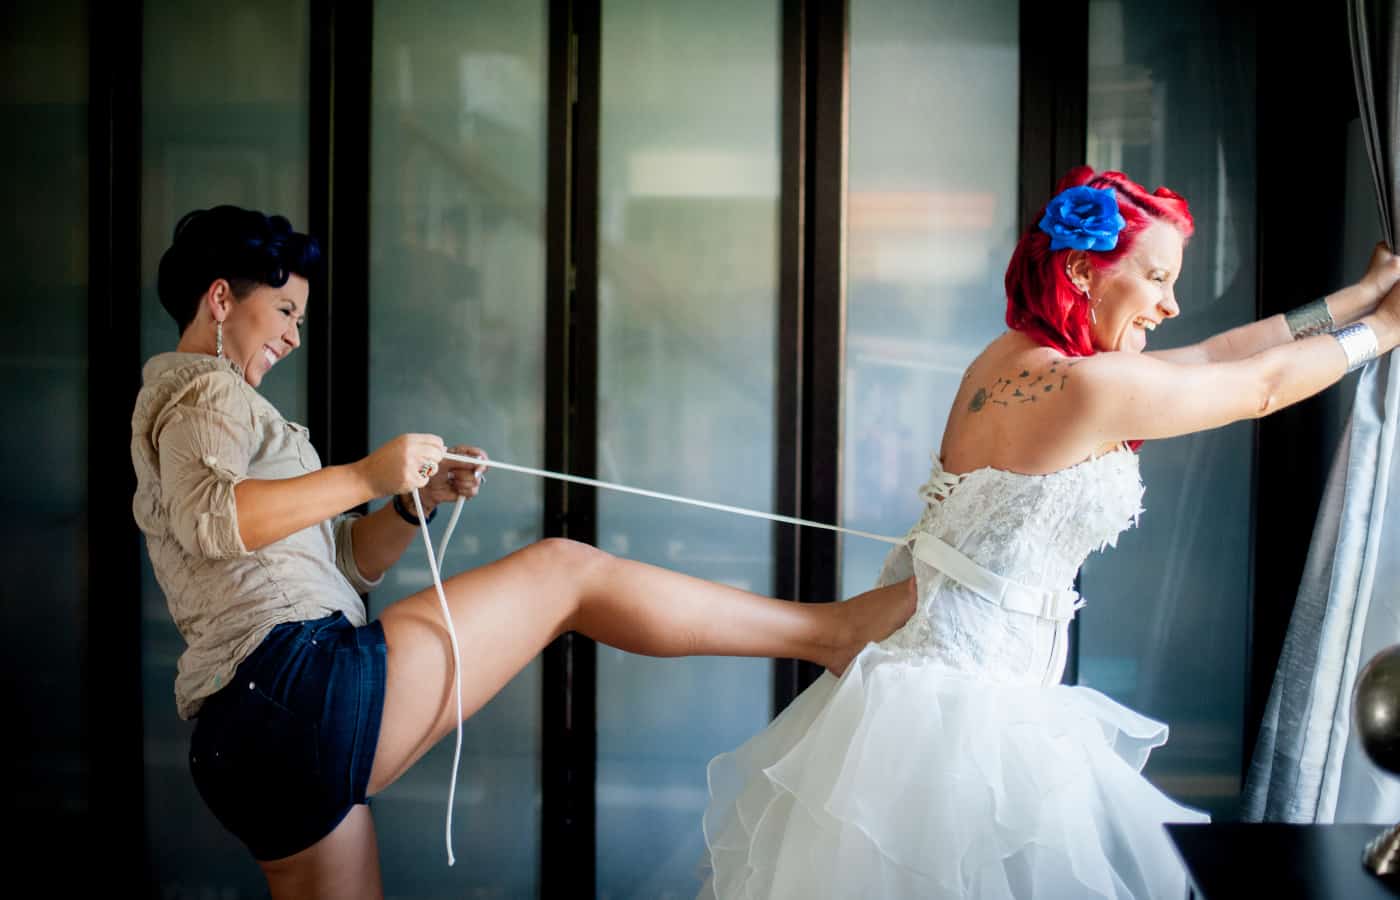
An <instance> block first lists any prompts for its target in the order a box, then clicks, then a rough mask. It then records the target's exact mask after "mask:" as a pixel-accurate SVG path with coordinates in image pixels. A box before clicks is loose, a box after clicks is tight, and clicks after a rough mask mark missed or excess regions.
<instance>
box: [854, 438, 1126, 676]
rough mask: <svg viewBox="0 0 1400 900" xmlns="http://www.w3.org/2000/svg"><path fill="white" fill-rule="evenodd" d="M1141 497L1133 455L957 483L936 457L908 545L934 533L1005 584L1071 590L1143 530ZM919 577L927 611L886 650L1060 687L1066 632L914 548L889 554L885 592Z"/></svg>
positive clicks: (991, 472)
mask: <svg viewBox="0 0 1400 900" xmlns="http://www.w3.org/2000/svg"><path fill="white" fill-rule="evenodd" d="M1142 494H1143V486H1142V481H1141V479H1140V477H1139V474H1138V459H1137V455H1136V454H1135V453H1133V452H1131V451H1129V450H1115V451H1113V452H1110V453H1105V454H1104V455H1102V456H1097V457H1094V458H1092V459H1088V460H1085V461H1084V462H1081V463H1079V464H1077V465H1074V466H1070V467H1069V468H1066V469H1061V470H1060V471H1058V472H1052V473H1050V474H1048V475H1023V474H1020V473H1017V472H1009V471H1006V470H1003V469H994V468H990V467H984V468H981V469H975V470H973V471H971V472H968V473H966V474H963V475H954V474H952V473H949V472H947V471H945V470H944V469H943V466H942V464H941V463H940V461H939V459H938V458H937V456H935V457H934V458H933V472H932V474H930V476H929V480H928V481H927V482H925V483H924V485H923V486H922V487H920V488H919V496H920V497H921V498H922V499H923V500H924V502H925V508H924V513H923V515H922V516H921V517H920V519H919V521H918V523H917V524H916V525H915V526H914V527H913V528H912V529H911V530H910V532H909V535H908V537H909V539H910V541H912V539H913V538H914V536H916V535H917V534H919V533H920V532H927V533H929V534H931V535H933V536H934V537H937V538H939V539H941V540H943V541H945V542H946V543H948V544H950V545H951V546H953V547H954V548H956V549H958V550H960V551H961V552H962V553H963V554H964V555H966V556H968V557H969V558H971V559H972V560H973V561H974V562H976V563H978V564H979V565H981V566H983V567H984V568H986V569H989V570H990V571H992V572H995V573H997V574H998V575H1001V576H1003V577H1005V578H1009V579H1011V580H1013V581H1017V582H1021V583H1023V584H1026V585H1031V586H1035V587H1040V588H1046V589H1050V590H1065V589H1069V588H1071V587H1073V583H1074V576H1075V573H1076V572H1078V570H1079V567H1080V566H1081V565H1082V564H1083V562H1084V559H1085V558H1086V557H1087V556H1088V555H1089V554H1090V553H1091V552H1093V551H1094V550H1096V549H1103V548H1104V547H1107V546H1112V545H1114V544H1115V543H1116V542H1117V540H1118V535H1119V534H1120V533H1121V532H1122V531H1123V530H1124V529H1126V528H1128V527H1130V526H1132V525H1134V524H1136V522H1137V517H1138V515H1139V513H1141V511H1142V508H1141V503H1142ZM910 574H914V575H917V576H918V579H919V608H918V611H917V612H915V614H914V616H913V618H911V619H910V620H909V623H908V624H907V625H905V627H904V628H902V629H901V630H900V631H898V632H896V633H895V634H894V635H892V636H891V637H890V638H888V639H887V640H886V641H885V642H884V645H885V646H886V647H887V648H890V649H894V650H899V651H904V652H907V653H910V654H914V655H916V656H919V657H926V658H932V659H936V660H937V661H939V662H941V663H944V664H947V665H950V666H952V667H954V668H957V669H961V670H967V671H973V672H977V673H979V674H985V675H989V676H991V677H994V678H996V679H997V680H998V681H1006V680H1010V681H1037V682H1038V681H1044V680H1058V678H1059V671H1058V669H1060V668H1062V667H1063V646H1062V642H1063V639H1064V634H1063V632H1064V630H1065V628H1064V625H1062V624H1061V625H1057V624H1056V623H1054V622H1051V621H1049V620H1046V619H1041V618H1039V617H1037V616H1032V615H1027V614H1024V613H1015V612H1010V611H1007V610H1004V609H1002V608H1001V607H999V606H996V605H994V604H992V603H991V602H989V601H987V600H985V599H984V598H982V597H981V596H979V595H977V594H975V593H973V592H972V591H970V590H968V589H967V588H965V587H964V586H962V585H960V584H958V583H957V582H956V581H953V580H952V579H950V578H946V577H944V576H943V574H942V573H940V572H938V571H937V570H936V569H933V568H931V567H929V566H927V565H924V564H923V563H922V562H920V561H917V560H914V559H913V558H912V556H911V554H910V551H909V546H908V543H906V544H903V545H901V546H898V547H896V548H894V549H893V550H891V551H890V554H889V556H888V557H887V558H886V560H885V565H884V568H883V570H882V572H881V574H880V583H881V584H889V583H892V582H895V581H899V580H901V579H903V578H907V577H909V575H910Z"/></svg>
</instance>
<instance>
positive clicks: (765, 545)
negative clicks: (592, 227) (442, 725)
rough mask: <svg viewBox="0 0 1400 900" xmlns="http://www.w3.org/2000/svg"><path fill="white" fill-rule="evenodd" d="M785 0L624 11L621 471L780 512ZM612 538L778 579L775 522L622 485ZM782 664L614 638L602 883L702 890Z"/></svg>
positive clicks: (607, 290)
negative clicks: (639, 650)
mask: <svg viewBox="0 0 1400 900" xmlns="http://www.w3.org/2000/svg"><path fill="white" fill-rule="evenodd" d="M780 6H781V4H778V3H753V2H750V0H725V2H720V3H718V4H715V3H706V4H695V3H684V2H667V3H657V2H650V0H625V2H609V3H605V4H604V5H603V20H602V43H603V47H602V59H603V64H602V98H601V99H602V111H601V116H602V121H601V154H600V155H601V162H600V169H601V171H600V173H599V175H600V189H599V203H600V211H599V219H600V221H599V240H600V245H601V246H600V251H599V252H600V266H601V272H600V275H599V279H600V283H599V305H600V311H599V332H600V333H599V339H598V340H599V384H598V404H599V425H598V441H599V446H598V459H599V477H601V478H603V479H606V480H609V481H617V482H622V483H624V484H630V485H635V486H638V487H645V488H650V489H653V490H660V491H666V492H670V493H676V494H683V495H687V496H693V497H699V498H703V499H706V500H711V501H716V502H720V503H727V504H731V505H735V506H744V507H749V508H759V509H771V508H772V505H773V492H774V479H773V470H774V460H775V453H776V450H775V444H774V435H775V426H774V415H773V409H774V400H775V393H776V378H777V369H776V359H775V350H776V341H777V334H776V321H777V283H778V273H777V262H778V231H777V228H778V186H779V177H778V174H779V163H780V141H779V109H780V106H781V88H780V79H779V75H780V69H781V60H782V53H781V36H780V31H779V22H780ZM736 438H737V439H736ZM598 543H599V546H600V547H602V548H603V549H604V550H608V551H610V552H613V553H617V554H619V555H622V556H625V557H628V558H630V559H638V560H643V561H646V562H652V563H656V564H658V565H662V566H665V567H667V568H670V569H675V570H678V571H682V572H686V573H688V574H691V575H697V576H700V577H703V578H708V579H711V580H715V581H722V582H727V583H730V584H735V585H738V586H740V587H743V588H747V589H749V590H753V591H757V592H759V593H763V594H767V593H769V592H771V591H772V589H773V588H772V584H773V558H772V555H773V548H772V526H771V525H769V524H768V523H766V522H762V521H760V520H753V519H743V518H739V517H735V516H729V515H724V514H722V513H718V512H711V511H702V510H697V509H694V508H692V507H684V506H677V505H675V504H668V503H663V502H660V501H656V500H648V499H643V498H638V497H633V496H629V495H625V494H617V493H610V492H608V491H602V492H600V493H599V496H598ZM771 665H772V664H771V663H770V662H769V661H767V660H761V659H757V660H755V659H743V660H739V659H715V658H696V659H683V660H655V659H647V658H644V657H640V656H633V655H628V654H625V653H622V652H620V651H616V650H613V649H611V648H608V647H599V648H598V775H597V779H598V780H597V808H598V813H597V814H598V820H597V825H598V869H597V878H598V883H597V895H598V896H599V897H612V898H618V897H647V898H651V897H662V896H677V897H681V896H684V897H690V896H694V894H695V892H696V891H697V890H698V889H699V887H700V884H699V880H698V877H697V873H698V868H697V866H698V864H699V861H700V858H701V853H702V850H703V847H704V844H703V840H702V835H701V831H700V819H701V816H702V814H703V812H704V807H705V801H706V797H707V794H706V783H705V765H706V763H707V762H708V761H709V759H710V757H712V756H714V755H715V754H717V753H720V752H723V751H726V750H731V749H733V748H734V747H735V746H737V745H738V744H739V743H741V742H742V741H743V740H744V739H746V738H747V737H749V736H750V735H752V734H753V733H754V732H755V731H758V730H759V729H761V728H762V727H763V726H764V725H765V724H766V723H767V721H768V718H769V714H770V705H771V704H770V700H769V697H770V693H771V690H770V679H771V676H770V672H771Z"/></svg>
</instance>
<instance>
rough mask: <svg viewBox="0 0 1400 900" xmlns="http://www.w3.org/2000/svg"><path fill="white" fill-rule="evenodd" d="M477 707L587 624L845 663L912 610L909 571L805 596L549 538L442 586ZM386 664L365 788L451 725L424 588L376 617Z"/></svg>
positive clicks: (444, 665)
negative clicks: (843, 598)
mask: <svg viewBox="0 0 1400 900" xmlns="http://www.w3.org/2000/svg"><path fill="white" fill-rule="evenodd" d="M443 587H444V592H445V593H446V595H447V603H448V607H449V608H450V609H451V612H452V622H453V625H454V627H455V629H456V633H457V643H458V648H459V650H460V653H461V660H462V673H461V683H462V716H463V718H466V717H469V716H471V715H472V714H473V713H475V712H476V711H477V710H478V709H480V708H481V707H482V706H483V705H485V704H486V702H487V701H488V700H490V699H491V698H492V697H494V696H495V695H496V693H497V692H499V691H500V690H501V688H502V687H504V686H505V684H506V683H507V682H508V681H510V679H511V678H513V677H515V675H516V673H518V672H519V671H520V670H521V669H522V668H524V667H525V665H526V664H527V663H529V662H530V660H532V659H534V658H535V656H537V655H538V654H539V653H540V651H541V650H543V649H544V647H545V646H546V645H548V644H549V642H550V641H552V640H554V638H556V637H558V636H559V635H561V634H564V633H565V632H568V631H579V632H581V633H583V634H585V635H587V636H588V637H591V638H593V639H595V640H598V641H601V642H603V643H605V644H609V645H611V646H614V647H617V648H619V649H622V650H627V651H630V652H633V653H641V654H646V655H648V656H692V655H716V656H761V657H787V658H795V659H805V660H809V661H811V662H815V663H818V664H820V665H823V666H826V667H828V668H831V669H832V670H833V671H836V672H840V671H841V670H842V669H844V668H845V666H846V665H847V664H848V663H849V662H850V660H851V659H852V658H853V657H854V656H855V654H856V653H857V652H859V650H860V649H861V648H862V647H864V646H865V645H866V644H867V643H869V642H870V641H872V640H880V639H882V638H884V637H886V636H887V635H889V634H891V633H892V632H893V631H895V630H896V629H897V628H898V627H899V626H900V625H902V624H904V622H905V621H906V620H907V619H908V618H909V616H910V615H911V614H912V613H913V611H914V588H913V585H912V583H909V582H903V583H900V584H898V585H894V586H892V587H890V588H883V589H880V590H875V591H870V592H867V593H865V594H862V595H860V596H859V597H856V598H853V599H852V600H849V601H847V602H845V603H822V604H799V603H792V602H788V601H783V600H774V599H771V598H768V597H760V596H758V595H756V594H751V593H749V592H747V591H741V590H738V589H736V588H731V587H726V586H724V585H720V584H716V583H714V582H710V581H704V580H702V579H699V578H692V577H690V576H688V575H682V574H680V573H678V572H673V571H670V570H668V569H661V568H657V567H655V566H649V565H646V564H644V563H638V562H632V561H629V560H623V559H618V558H616V557H613V556H611V555H609V554H607V553H604V552H602V551H600V550H597V549H594V548H593V547H590V546H588V545H586V544H579V543H576V542H573V541H566V540H546V541H541V542H540V543H538V544H533V545H531V546H529V547H526V548H525V549H523V550H520V551H517V552H516V553H512V554H511V555H510V556H507V557H506V558H504V559H502V560H499V561H498V562H495V563H492V564H490V565H487V566H482V567H481V568H478V569H473V570H471V571H469V572H463V573H461V574H460V575H457V576H455V577H453V578H451V579H448V580H447V581H446V582H445V583H444V585H443ZM380 622H381V623H382V624H383V626H384V634H385V639H386V641H387V643H388V648H389V653H388V676H387V681H388V684H387V687H386V692H385V700H384V714H383V720H382V722H381V725H380V733H379V744H378V746H377V749H376V752H375V757H374V767H373V771H372V773H371V775H370V784H369V792H370V793H371V794H374V793H377V792H379V791H381V790H383V789H384V788H385V787H387V786H388V785H389V784H391V783H393V782H394V781H395V780H396V779H397V778H398V777H399V776H400V775H402V774H403V772H404V771H406V770H407V769H408V767H409V766H411V765H412V764H413V763H414V762H416V761H417V760H418V759H419V757H421V756H422V755H423V754H424V753H426V752H427V751H428V749H429V748H431V747H432V746H433V745H434V744H436V743H437V742H438V741H439V740H440V739H441V738H442V737H443V736H445V735H446V734H448V733H449V732H451V731H452V730H453V729H454V728H456V726H457V718H456V713H457V709H456V697H455V694H454V692H453V680H452V647H451V644H450V641H449V638H448V634H447V629H446V627H445V626H444V625H443V621H442V611H441V606H440V604H439V602H438V598H437V593H436V591H435V590H434V589H432V588H428V589H426V590H423V591H420V592H418V593H417V594H414V595H413V596H411V597H408V598H405V599H404V600H401V601H399V602H398V603H395V604H394V605H392V606H390V607H389V608H388V609H386V610H385V611H384V613H383V615H382V616H381V617H380Z"/></svg>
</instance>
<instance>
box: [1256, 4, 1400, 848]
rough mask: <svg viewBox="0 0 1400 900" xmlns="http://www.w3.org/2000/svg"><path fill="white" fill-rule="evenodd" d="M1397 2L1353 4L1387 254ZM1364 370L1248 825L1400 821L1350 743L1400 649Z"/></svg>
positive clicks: (1260, 758) (1379, 457)
mask: <svg viewBox="0 0 1400 900" xmlns="http://www.w3.org/2000/svg"><path fill="white" fill-rule="evenodd" d="M1397 12H1400V10H1397V8H1396V0H1348V2H1347V19H1348V24H1349V26H1350V30H1351V53H1352V67H1353V70H1354V73H1355V76H1356V91H1357V97H1358V99H1359V101H1360V109H1361V128H1362V133H1363V135H1364V138H1365V142H1366V150H1367V155H1368V156H1369V158H1370V162H1371V174H1372V176H1373V177H1374V179H1375V186H1376V199H1377V202H1378V204H1379V207H1380V221H1381V228H1382V231H1383V235H1384V238H1385V240H1386V243H1387V244H1388V245H1389V246H1390V247H1391V248H1392V249H1393V248H1394V247H1395V226H1396V224H1397V223H1400V206H1397V205H1396V204H1397V199H1400V191H1397V187H1400V170H1398V169H1397V166H1396V163H1397V160H1396V149H1397V144H1396V140H1397V137H1400V134H1397V128H1398V127H1400V110H1397V106H1396V102H1397V99H1400V93H1398V91H1400V81H1397V79H1400V18H1397ZM1395 362H1396V361H1395V358H1394V354H1391V355H1389V356H1388V357H1385V358H1382V359H1380V360H1377V361H1376V362H1374V363H1371V364H1370V365H1369V366H1367V368H1366V370H1365V371H1364V372H1362V374H1361V378H1360V381H1359V382H1358V384H1357V390H1356V400H1355V404H1354V406H1353V408H1352V413H1351V418H1350V420H1349V422H1348V425H1347V430H1346V433H1345V435H1344V437H1343V440H1342V443H1341V446H1340V448H1339V449H1338V451H1337V457H1336V459H1335V460H1334V461H1333V464H1332V469H1331V473H1330V475H1329V477H1328V480H1327V487H1326V491H1325V493H1324V494H1323V498H1322V508H1321V510H1320V511H1319V513H1318V518H1317V523H1316V525H1315V528H1314V532H1313V538H1312V544H1311V546H1310V548H1309V551H1308V561H1307V566H1306V568H1305V570H1304V572H1303V581H1302V584H1301V585H1300V586H1299V590H1298V599H1297V604H1296V605H1295V607H1294V611H1293V618H1292V620H1291V621H1290V623H1289V627H1288V634H1287V637H1286V638H1285V641H1284V646H1283V654H1282V656H1281V658H1280V660H1279V667H1278V672H1277V673H1276V674H1275V676H1274V684H1273V689H1272V690H1271V691H1270V694H1269V702H1268V706H1267V707H1266V709H1265V712H1264V722H1263V725H1262V727H1261V729H1260V732H1259V742H1258V744H1257V745H1256V747H1255V751H1254V758H1253V761H1252V763H1251V765H1250V770H1249V775H1248V778H1247V780H1246V783H1245V792H1244V818H1245V819H1246V820H1252V821H1261V820H1268V821H1283V822H1376V823H1393V822H1395V821H1396V820H1400V779H1395V778H1392V777H1390V776H1388V775H1386V774H1385V773H1383V772H1381V771H1380V770H1379V769H1377V768H1376V767H1375V765H1373V764H1372V763H1371V762H1370V760H1368V759H1367V758H1366V756H1365V754H1364V753H1362V752H1361V749H1360V746H1359V744H1358V742H1357V739H1356V736H1355V735H1354V734H1352V731H1351V725H1352V718H1351V694H1352V687H1353V685H1354V684H1355V681H1356V674H1357V672H1358V670H1359V669H1360V667H1361V666H1363V665H1365V663H1366V661H1367V660H1369V659H1370V658H1371V657H1372V656H1373V655H1374V654H1375V653H1376V652H1378V651H1379V650H1381V649H1383V648H1385V647H1388V646H1390V645H1391V644H1394V643H1396V642H1397V641H1400V461H1398V460H1397V459H1396V454H1395V439H1396V425H1397V419H1400V366H1397V365H1396V364H1395Z"/></svg>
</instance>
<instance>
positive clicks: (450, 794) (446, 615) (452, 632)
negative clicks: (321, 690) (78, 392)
mask: <svg viewBox="0 0 1400 900" xmlns="http://www.w3.org/2000/svg"><path fill="white" fill-rule="evenodd" d="M461 509H462V504H461V503H460V502H458V504H457V509H456V510H454V511H453V513H452V525H456V524H457V514H458V513H459V512H461ZM413 511H414V512H416V513H417V514H418V524H419V527H420V528H422V530H423V548H424V549H425V550H427V552H428V567H429V568H430V569H431V570H432V573H433V587H435V588H437V595H438V602H439V603H441V604H442V619H443V621H444V622H446V623H447V637H448V639H449V640H450V641H451V644H452V678H453V680H454V681H455V682H456V683H457V749H456V751H455V752H454V753H453V755H452V781H451V782H450V783H449V784H448V786H447V864H448V865H449V866H455V865H456V864H457V857H456V856H454V855H453V853H452V807H453V805H454V804H455V802H456V798H457V764H458V762H459V761H460V760H461V758H462V658H461V654H460V652H459V651H458V650H457V629H456V628H454V627H453V626H452V610H450V609H449V608H448V606H447V592H446V591H444V590H443V588H442V573H441V571H439V568H440V567H439V561H438V557H436V556H434V555H433V537H432V535H431V534H430V533H429V532H428V517H427V516H425V515H423V501H422V499H421V498H420V497H419V496H418V489H417V488H414V489H413ZM451 535H452V530H451V526H449V528H448V532H447V535H446V536H445V537H444V539H443V542H442V549H443V551H444V552H445V551H446V549H447V537H451Z"/></svg>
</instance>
